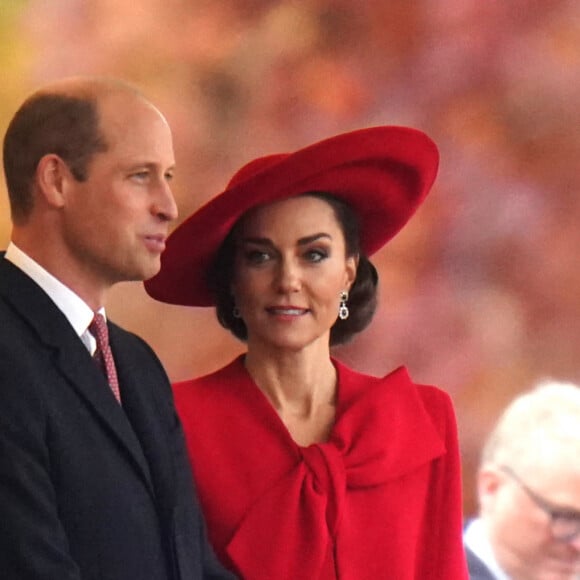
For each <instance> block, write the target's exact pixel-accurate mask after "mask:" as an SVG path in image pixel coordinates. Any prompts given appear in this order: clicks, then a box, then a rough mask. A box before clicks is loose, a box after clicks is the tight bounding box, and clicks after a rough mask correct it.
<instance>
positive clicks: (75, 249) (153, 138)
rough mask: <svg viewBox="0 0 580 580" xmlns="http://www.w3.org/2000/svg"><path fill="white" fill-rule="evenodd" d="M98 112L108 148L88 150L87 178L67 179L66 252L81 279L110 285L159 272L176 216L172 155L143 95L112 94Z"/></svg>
mask: <svg viewBox="0 0 580 580" xmlns="http://www.w3.org/2000/svg"><path fill="white" fill-rule="evenodd" d="M99 118H100V129H101V131H102V133H103V135H104V138H105V141H106V142H107V144H108V149H107V151H105V152H104V153H97V154H96V155H95V156H94V157H93V159H92V160H91V162H90V163H89V167H88V178H87V180H86V181H84V182H78V181H76V180H74V179H69V180H67V188H66V191H65V199H66V201H65V205H64V208H63V210H64V211H63V212H62V215H63V218H62V236H63V242H64V247H65V252H64V254H66V255H65V256H63V259H66V260H67V262H69V264H67V265H69V266H70V267H71V268H73V269H74V270H75V272H77V276H78V277H79V278H82V279H83V280H85V282H86V281H89V283H91V284H93V285H96V286H97V287H107V286H110V285H112V284H114V283H116V282H119V281H125V280H144V279H147V278H150V277H151V276H153V275H154V274H156V273H157V272H158V271H159V268H160V256H161V253H162V251H163V250H164V248H165V238H166V236H167V234H168V225H169V222H170V221H171V220H173V219H175V218H176V217H177V208H176V205H175V200H174V198H173V195H172V192H171V189H170V187H169V181H170V180H171V178H172V175H173V168H174V163H175V161H174V154H173V143H172V137H171V131H170V129H169V127H168V125H167V123H166V121H165V119H164V118H163V117H162V116H161V114H160V113H159V112H158V111H157V110H156V109H155V108H154V107H152V106H151V105H150V104H148V103H146V102H144V101H143V100H141V99H139V98H137V97H135V96H133V95H131V94H119V95H114V96H109V97H107V98H105V99H103V100H102V101H101V102H100V104H99Z"/></svg>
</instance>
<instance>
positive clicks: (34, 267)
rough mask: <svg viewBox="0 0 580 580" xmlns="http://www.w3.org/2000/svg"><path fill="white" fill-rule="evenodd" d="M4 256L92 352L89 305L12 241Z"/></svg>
mask: <svg viewBox="0 0 580 580" xmlns="http://www.w3.org/2000/svg"><path fill="white" fill-rule="evenodd" d="M4 257H5V258H6V259H7V260H9V261H10V262H12V263H13V264H14V265H15V266H16V267H17V268H19V269H20V270H22V271H23V272H24V273H25V274H26V275H27V276H29V277H30V278H32V280H34V281H35V282H36V283H37V284H38V285H39V286H40V287H41V288H42V289H43V290H44V291H45V292H46V293H47V294H48V296H49V297H50V298H51V299H52V301H53V302H54V303H55V304H56V306H57V307H58V309H59V310H60V311H61V312H62V313H63V314H64V315H65V316H66V318H67V320H68V321H69V322H70V324H71V326H72V327H73V329H74V330H75V332H76V333H77V334H78V336H79V338H80V339H81V340H82V342H83V344H84V345H85V346H86V347H87V349H88V351H89V352H90V353H91V354H94V352H95V350H96V348H97V343H96V341H95V339H94V337H93V335H92V334H91V333H90V332H89V331H88V327H89V324H90V323H91V322H92V320H93V316H94V312H93V310H92V309H91V308H90V306H89V305H88V304H87V303H86V302H85V301H84V300H82V298H80V297H79V296H78V295H77V294H75V293H74V292H73V291H72V290H71V289H70V288H68V287H67V286H65V285H64V284H63V283H62V282H61V281H60V280H57V279H56V278H55V277H54V276H53V275H52V274H50V273H49V272H47V271H46V270H45V269H44V268H43V267H42V266H41V265H40V264H38V263H37V262H35V261H34V260H33V259H32V258H31V257H30V256H28V255H27V254H25V253H24V252H23V251H22V250H21V249H20V248H19V247H18V246H16V244H14V243H13V242H10V244H8V248H7V250H6V254H5V256H4ZM99 313H101V314H102V315H103V316H105V309H104V308H101V309H100V310H99ZM105 318H106V317H105Z"/></svg>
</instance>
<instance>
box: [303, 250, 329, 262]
mask: <svg viewBox="0 0 580 580" xmlns="http://www.w3.org/2000/svg"><path fill="white" fill-rule="evenodd" d="M305 257H306V259H307V260H308V261H309V262H321V261H322V260H324V259H326V258H328V252H326V251H325V250H319V249H315V250H308V252H306V254H305Z"/></svg>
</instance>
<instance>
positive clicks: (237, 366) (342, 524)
mask: <svg viewBox="0 0 580 580" xmlns="http://www.w3.org/2000/svg"><path fill="white" fill-rule="evenodd" d="M333 362H334V364H335V366H336V368H337V371H338V397H337V399H338V400H337V413H336V421H335V425H334V427H333V430H332V433H331V436H330V439H329V441H328V442H326V443H322V444H313V445H310V446H308V447H300V446H299V445H297V444H296V443H295V442H294V441H293V439H292V438H291V436H290V433H289V432H288V430H287V429H286V427H285V425H284V424H283V423H282V421H281V420H280V418H279V417H278V415H277V413H276V411H275V410H274V408H273V407H272V406H271V405H270V403H269V402H268V400H267V399H266V397H265V396H264V395H263V393H262V392H261V391H260V390H259V389H258V387H257V386H256V385H255V383H254V382H253V381H252V379H251V377H250V375H249V374H248V372H247V371H246V369H245V367H244V365H243V357H240V358H238V359H236V360H235V361H233V362H232V363H230V364H229V365H228V366H226V367H224V368H223V369H221V370H219V371H217V372H215V373H213V374H210V375H208V376H206V377H202V378H199V379H194V380H190V381H185V382H182V383H178V384H176V385H174V388H175V399H176V405H177V409H178V412H179V414H180V416H181V419H182V421H183V426H184V430H185V434H186V439H187V445H188V448H189V454H190V459H191V462H192V466H193V471H194V475H195V478H196V480H197V485H198V492H199V496H200V500H201V503H202V507H203V509H204V512H205V516H206V519H207V524H208V530H209V536H210V539H211V541H212V542H213V545H214V547H215V549H216V552H217V554H218V556H219V557H220V558H221V560H222V561H223V562H224V563H225V564H226V565H227V566H229V567H230V568H231V569H232V570H234V571H235V572H237V573H238V574H239V575H240V577H241V578H245V579H248V580H317V579H324V580H328V579H340V580H379V579H392V580H456V579H462V580H464V579H467V571H466V566H465V559H464V552H463V546H462V539H461V526H462V514H461V486H460V464H459V454H458V446H457V432H456V424H455V417H454V414H453V409H452V406H451V401H450V399H449V396H448V395H447V394H446V393H444V392H443V391H441V390H439V389H436V388H435V387H428V386H420V385H415V384H414V383H412V382H411V380H410V378H409V376H408V374H407V372H406V370H405V369H404V368H399V369H397V370H396V371H394V372H393V373H391V374H389V375H387V376H386V377H384V378H376V377H370V376H366V375H362V374H360V373H356V372H354V371H352V370H350V369H348V368H347V367H345V366H344V365H342V364H341V363H339V362H338V361H333Z"/></svg>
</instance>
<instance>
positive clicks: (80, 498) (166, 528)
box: [0, 78, 231, 580]
mask: <svg viewBox="0 0 580 580" xmlns="http://www.w3.org/2000/svg"><path fill="white" fill-rule="evenodd" d="M173 168H174V156H173V145H172V137H171V132H170V129H169V127H168V125H167V122H166V121H165V119H164V117H163V116H162V115H161V113H160V112H159V111H158V110H157V109H156V108H155V107H154V106H153V105H152V104H151V103H149V102H148V101H147V100H146V99H145V98H144V97H143V96H141V95H140V94H139V93H138V92H137V91H136V90H134V89H133V88H131V87H129V86H127V85H125V84H123V83H120V82H117V81H113V80H105V79H90V78H85V79H82V78H74V79H66V80H64V81H61V82H58V83H55V84H53V85H51V86H48V87H46V88H43V89H41V90H40V91H38V92H37V93H35V94H34V95H32V96H31V97H30V98H29V99H28V100H27V101H26V102H25V103H24V104H23V105H22V107H21V108H20V109H19V110H18V112H17V113H16V115H15V116H14V118H13V119H12V121H11V123H10V125H9V127H8V130H7V133H6V136H5V140H4V170H5V176H6V182H7V187H8V192H9V197H10V208H11V214H12V222H13V230H12V237H11V243H10V245H9V247H8V249H7V252H6V254H5V255H4V254H1V255H0V577H2V578H3V579H4V578H5V579H6V580H49V579H50V580H73V579H75V580H78V579H81V578H82V579H89V578H94V579H97V578H99V579H103V580H177V579H181V580H194V579H199V578H231V576H230V575H229V574H228V573H227V572H226V571H224V570H223V568H221V566H220V565H219V564H218V563H217V561H216V560H215V558H214V556H213V552H212V551H211V549H210V547H209V546H208V544H207V541H206V538H205V532H204V525H203V521H202V517H201V514H200V512H199V508H198V506H197V503H196V500H195V498H194V495H193V493H194V492H193V484H192V482H191V479H190V476H189V474H190V469H189V467H188V465H187V463H186V461H187V460H186V455H185V450H184V443H183V438H182V433H181V428H180V425H179V423H178V421H177V419H176V415H175V412H174V408H173V403H172V398H171V391H170V386H169V382H168V379H167V376H166V374H165V372H164V371H163V369H162V367H161V364H160V362H159V360H158V359H157V358H156V357H155V355H154V354H153V352H152V351H151V349H150V348H149V347H148V346H147V345H146V344H145V343H144V342H143V341H142V340H141V339H139V338H138V337H136V336H135V335H132V334H130V333H128V332H126V331H124V330H122V329H121V328H119V327H118V326H116V325H114V324H112V323H110V322H109V323H107V324H104V320H103V319H102V318H101V319H99V318H98V317H96V318H95V322H98V321H99V320H100V326H99V325H98V324H97V326H96V327H93V326H92V324H91V322H92V320H93V317H94V314H95V313H99V314H101V315H104V314H105V312H104V304H105V297H106V294H107V291H108V289H109V288H110V287H111V286H112V285H113V284H115V283H117V282H121V281H124V280H144V279H146V278H148V277H150V276H152V275H154V274H155V273H156V272H157V271H158V269H159V267H160V254H161V252H162V251H163V249H164V241H165V237H166V236H167V233H168V226H169V223H170V222H171V220H173V219H175V218H176V216H177V209H176V205H175V201H174V199H173V196H172V193H171V189H170V183H169V182H170V180H171V177H172V175H173ZM89 326H91V330H90V331H89V330H88V328H89ZM107 330H108V333H109V335H110V350H109V346H108V345H107V343H106V339H107V337H106V334H107ZM95 351H96V354H97V357H98V360H95V359H94V358H93V357H92V356H91V354H92V353H94V352H95ZM99 365H100V366H99Z"/></svg>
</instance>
